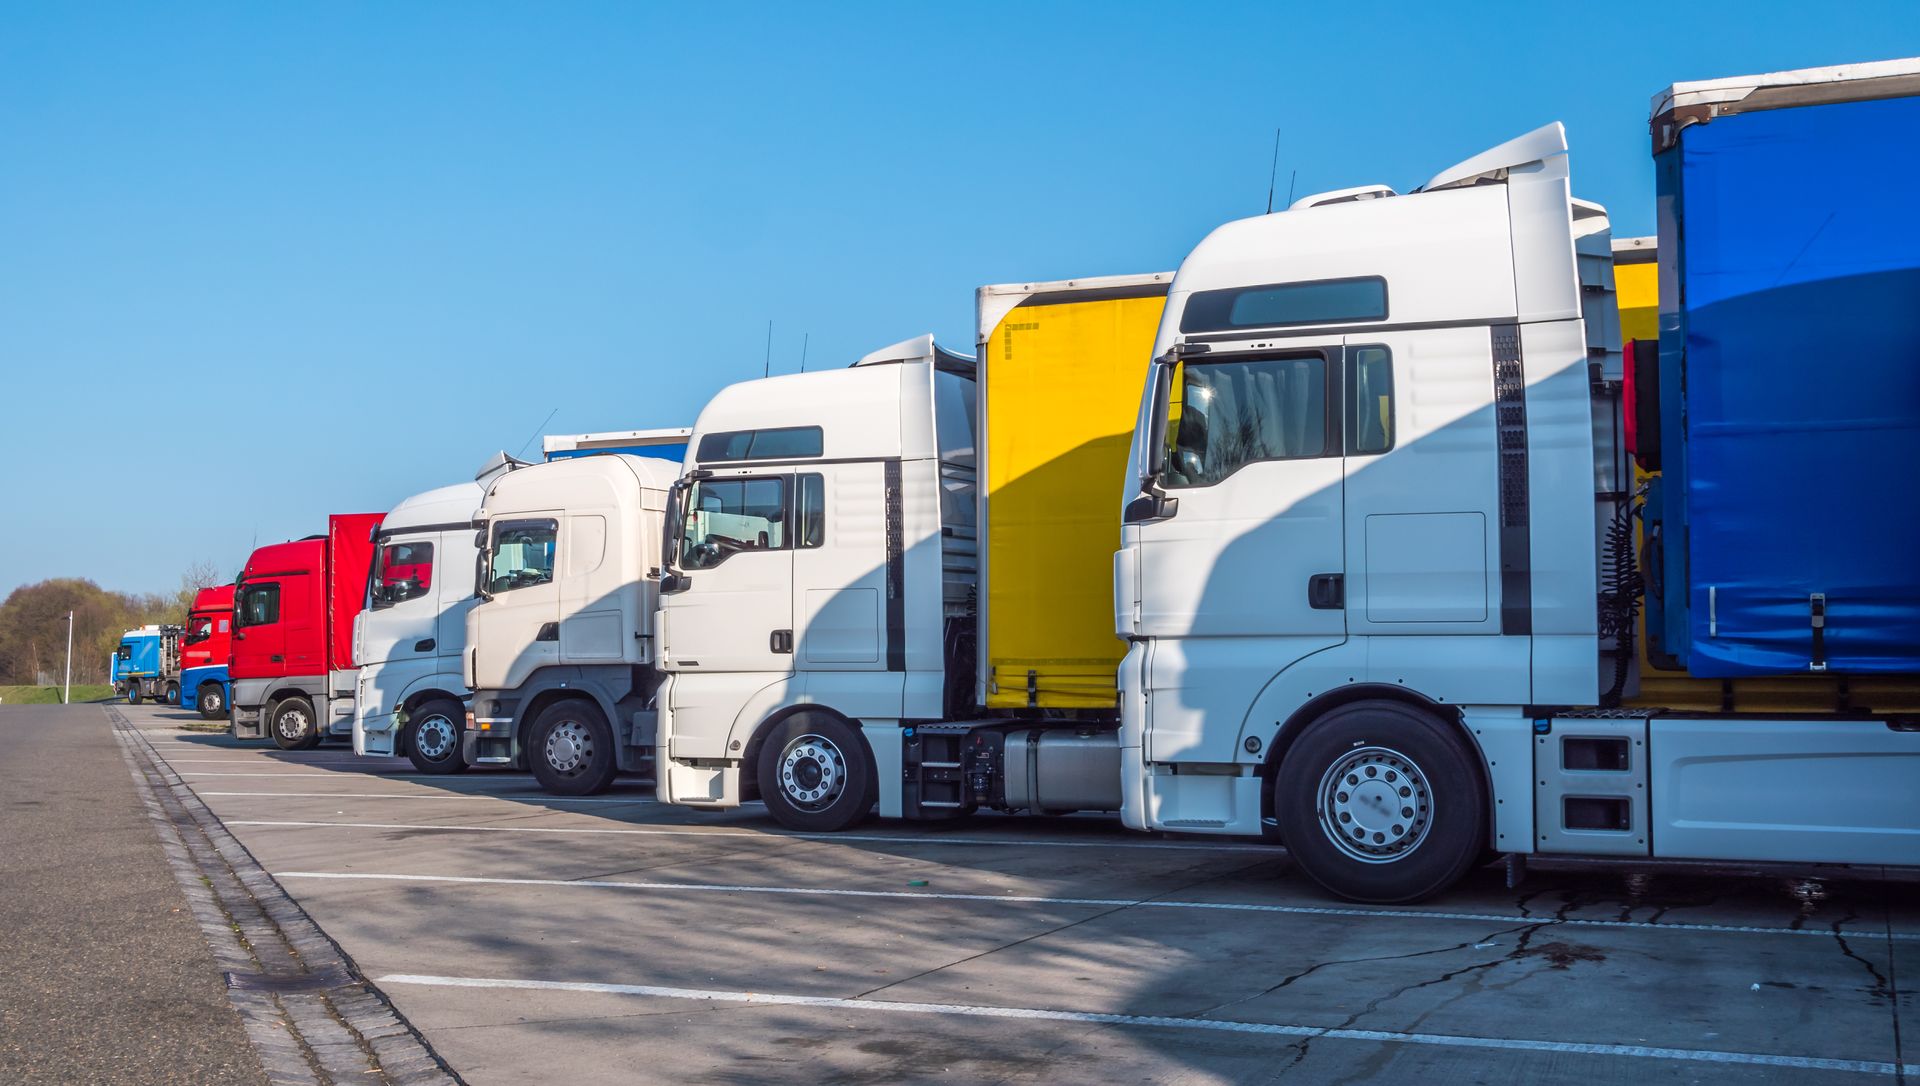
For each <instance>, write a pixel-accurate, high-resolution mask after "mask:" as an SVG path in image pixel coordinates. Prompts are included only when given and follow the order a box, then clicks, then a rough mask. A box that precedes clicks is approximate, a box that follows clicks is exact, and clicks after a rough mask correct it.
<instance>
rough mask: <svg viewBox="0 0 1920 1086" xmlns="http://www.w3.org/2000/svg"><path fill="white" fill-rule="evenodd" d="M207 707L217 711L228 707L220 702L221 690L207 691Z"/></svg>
mask: <svg viewBox="0 0 1920 1086" xmlns="http://www.w3.org/2000/svg"><path fill="white" fill-rule="evenodd" d="M207 708H209V709H212V710H213V711H214V712H216V713H217V712H219V711H220V710H221V709H224V708H226V706H224V705H222V704H220V692H219V691H218V690H210V691H208V692H207Z"/></svg>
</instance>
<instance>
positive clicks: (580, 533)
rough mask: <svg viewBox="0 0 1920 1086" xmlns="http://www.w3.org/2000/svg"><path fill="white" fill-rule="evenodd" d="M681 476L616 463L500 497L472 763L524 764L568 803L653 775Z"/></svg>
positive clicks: (491, 501)
mask: <svg viewBox="0 0 1920 1086" xmlns="http://www.w3.org/2000/svg"><path fill="white" fill-rule="evenodd" d="M681 436H683V433H682V434H681V435H680V436H676V438H675V440H676V441H677V440H680V437H681ZM677 473H678V468H677V466H676V465H674V464H673V463H672V462H670V461H667V460H662V459H659V458H656V457H650V456H634V455H629V454H624V453H604V454H596V455H591V456H578V457H572V458H563V459H556V460H552V461H550V462H548V463H545V464H535V465H533V466H531V467H525V468H521V469H519V470H517V471H513V472H510V473H508V474H505V475H502V476H499V477H498V478H495V479H494V480H493V481H492V483H491V484H490V485H488V487H487V488H486V494H485V497H484V499H483V500H482V502H481V506H480V510H479V512H478V513H477V514H476V515H475V516H474V519H473V523H472V527H471V528H470V529H469V533H470V535H469V538H470V539H472V540H473V541H474V543H475V545H476V546H478V547H479V548H480V558H479V567H478V578H479V580H478V584H477V585H476V586H475V594H476V595H477V596H478V597H479V602H477V603H475V604H474V605H473V606H472V607H471V608H470V609H468V611H467V613H466V654H465V680H466V684H467V686H468V688H469V689H471V690H472V691H473V695H472V708H471V710H470V712H469V715H468V719H467V721H466V732H465V735H464V736H463V737H462V743H463V745H464V750H465V758H466V761H467V762H468V764H470V765H500V766H511V765H517V764H520V762H521V761H522V759H523V758H524V759H525V761H526V762H527V763H528V764H529V767H530V768H531V769H532V771H533V774H534V776H535V777H536V778H537V779H538V780H539V781H540V784H541V786H542V787H544V788H545V789H546V790H547V791H549V792H553V793H556V794H560V795H587V794H590V793H594V792H600V791H604V790H605V789H606V788H607V787H608V786H609V785H610V784H611V783H612V781H613V778H614V776H615V775H616V774H617V773H621V772H638V771H640V770H642V769H643V768H644V766H645V764H646V762H647V760H648V759H649V757H650V756H651V754H652V749H653V744H654V732H655V712H654V706H653V696H654V691H655V689H656V687H657V686H658V684H659V677H658V672H657V671H656V670H655V653H654V643H655V631H654V612H655V609H656V607H657V584H658V581H657V578H658V567H659V564H660V548H661V543H660V531H661V521H662V519H663V517H664V516H665V510H666V498H667V491H668V490H669V488H671V487H672V485H673V480H674V477H675V475H676V474H677Z"/></svg>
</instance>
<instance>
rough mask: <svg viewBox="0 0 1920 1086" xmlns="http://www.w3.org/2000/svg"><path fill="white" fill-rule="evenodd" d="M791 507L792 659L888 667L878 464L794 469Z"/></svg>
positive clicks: (823, 667)
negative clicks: (792, 538)
mask: <svg viewBox="0 0 1920 1086" xmlns="http://www.w3.org/2000/svg"><path fill="white" fill-rule="evenodd" d="M794 514H795V516H794V550H793V617H794V622H795V624H796V628H795V630H794V635H795V641H794V644H795V656H796V658H797V660H798V664H797V666H799V667H802V668H804V669H806V670H809V671H884V670H886V667H887V661H886V650H887V637H886V628H885V624H884V615H885V610H886V607H885V595H886V562H887V545H886V527H887V525H886V479H885V470H884V467H883V465H881V464H878V463H867V464H841V465H834V466H831V467H824V468H823V470H822V471H820V472H801V473H799V474H797V475H795V476H794ZM836 514H837V515H836Z"/></svg>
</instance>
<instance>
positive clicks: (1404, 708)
mask: <svg viewBox="0 0 1920 1086" xmlns="http://www.w3.org/2000/svg"><path fill="white" fill-rule="evenodd" d="M1478 760H1479V756H1478V755H1477V754H1475V753H1474V752H1473V751H1472V750H1471V749H1470V748H1469V747H1468V746H1467V744H1466V742H1465V741H1464V740H1463V739H1462V738H1461V737H1460V735H1459V733H1458V732H1457V731H1456V730H1455V729H1454V728H1453V727H1452V726H1451V725H1449V724H1447V723H1446V722H1444V721H1442V720H1439V719H1437V718H1435V717H1434V716H1433V715H1432V714H1430V713H1427V712H1425V711H1423V710H1420V709H1418V708H1415V707H1413V706H1410V705H1407V704H1404V703H1402V702H1397V701H1384V700H1375V701H1357V702H1353V703H1351V704H1348V705H1342V706H1339V707H1338V708H1335V709H1333V710H1331V711H1329V712H1328V713H1327V714H1326V715H1325V716H1323V717H1321V718H1320V719H1319V720H1317V721H1315V722H1314V723H1313V724H1311V725H1309V726H1308V728H1307V730H1306V731H1305V733H1303V734H1302V735H1301V736H1300V738H1299V739H1297V740H1295V741H1294V743H1293V746H1292V747H1291V748H1290V749H1289V750H1288V751H1287V754H1286V760H1285V761H1284V762H1282V763H1281V765H1280V776H1279V779H1278V781H1276V785H1275V788H1274V792H1273V814H1274V817H1275V819H1276V820H1277V821H1278V822H1279V824H1280V831H1281V835H1282V836H1283V837H1284V838H1285V840H1286V845H1287V851H1288V852H1289V853H1290V854H1291V855H1292V856H1293V859H1294V861H1295V862H1296V863H1297V864H1298V865H1299V867H1300V870H1301V871H1303V872H1305V873H1306V875H1307V877H1308V878H1311V879H1312V880H1313V881H1315V882H1317V883H1319V884H1320V885H1321V886H1323V887H1325V888H1326V889H1327V890H1329V891H1331V892H1333V893H1335V894H1337V895H1339V896H1341V897H1344V898H1347V899H1348V900H1350V901H1363V902H1368V903H1370V904H1375V905H1399V904H1405V903H1408V902H1414V901H1420V900H1423V899H1425V898H1429V897H1432V896H1433V895H1435V894H1438V893H1440V892H1441V891H1443V890H1445V889H1447V888H1448V887H1449V886H1452V885H1453V884H1454V883H1455V882H1457V881H1459V880H1460V878H1461V876H1463V875H1465V874H1466V873H1467V872H1468V871H1469V870H1470V869H1471V868H1472V867H1473V866H1474V864H1475V862H1476V861H1477V860H1479V858H1480V855H1481V853H1482V851H1483V850H1484V849H1485V848H1486V841H1487V797H1486V790H1485V788H1484V787H1483V785H1482V784H1481V781H1480V774H1479V771H1478V770H1477V768H1476V765H1477V763H1478Z"/></svg>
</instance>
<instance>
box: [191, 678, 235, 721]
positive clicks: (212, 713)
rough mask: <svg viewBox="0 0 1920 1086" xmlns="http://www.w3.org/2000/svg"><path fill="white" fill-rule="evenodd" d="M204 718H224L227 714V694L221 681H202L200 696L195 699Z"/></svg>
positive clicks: (196, 706) (195, 706)
mask: <svg viewBox="0 0 1920 1086" xmlns="http://www.w3.org/2000/svg"><path fill="white" fill-rule="evenodd" d="M194 708H196V709H199V710H200V719H202V720H223V719H225V718H226V715H227V695H226V692H225V691H223V690H221V689H220V684H219V683H201V684H200V696H199V697H197V698H195V699H194Z"/></svg>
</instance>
